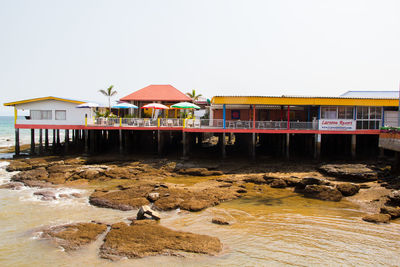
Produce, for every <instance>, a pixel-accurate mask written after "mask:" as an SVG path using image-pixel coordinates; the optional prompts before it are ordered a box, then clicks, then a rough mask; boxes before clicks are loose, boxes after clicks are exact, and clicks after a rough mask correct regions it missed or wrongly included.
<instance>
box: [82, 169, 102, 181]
mask: <svg viewBox="0 0 400 267" xmlns="http://www.w3.org/2000/svg"><path fill="white" fill-rule="evenodd" d="M80 176H81V177H82V178H83V179H88V180H94V179H96V178H97V177H99V176H100V173H99V171H98V170H92V169H88V170H84V171H83V172H82V173H81V174H80Z"/></svg>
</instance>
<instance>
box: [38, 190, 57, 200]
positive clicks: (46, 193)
mask: <svg viewBox="0 0 400 267" xmlns="http://www.w3.org/2000/svg"><path fill="white" fill-rule="evenodd" d="M33 195H35V196H42V199H43V200H53V199H56V194H55V193H54V192H52V191H48V190H44V191H38V192H35V193H33Z"/></svg>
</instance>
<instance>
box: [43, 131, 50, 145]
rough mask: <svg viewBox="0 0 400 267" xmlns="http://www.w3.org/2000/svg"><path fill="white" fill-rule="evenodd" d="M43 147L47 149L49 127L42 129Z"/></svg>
mask: <svg viewBox="0 0 400 267" xmlns="http://www.w3.org/2000/svg"><path fill="white" fill-rule="evenodd" d="M44 148H45V149H46V150H47V149H49V129H45V130H44Z"/></svg>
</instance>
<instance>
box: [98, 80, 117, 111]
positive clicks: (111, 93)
mask: <svg viewBox="0 0 400 267" xmlns="http://www.w3.org/2000/svg"><path fill="white" fill-rule="evenodd" d="M113 88H114V85H111V86H110V87H108V88H107V89H106V90H103V89H101V90H99V92H100V93H101V94H103V95H104V96H106V97H108V109H109V110H111V97H113V96H115V95H116V94H117V91H115V90H113Z"/></svg>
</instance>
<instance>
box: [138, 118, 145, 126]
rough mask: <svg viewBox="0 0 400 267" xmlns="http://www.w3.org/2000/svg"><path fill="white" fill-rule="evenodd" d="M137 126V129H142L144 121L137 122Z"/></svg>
mask: <svg viewBox="0 0 400 267" xmlns="http://www.w3.org/2000/svg"><path fill="white" fill-rule="evenodd" d="M137 126H138V127H143V126H144V121H143V120H142V119H138V120H137Z"/></svg>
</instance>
